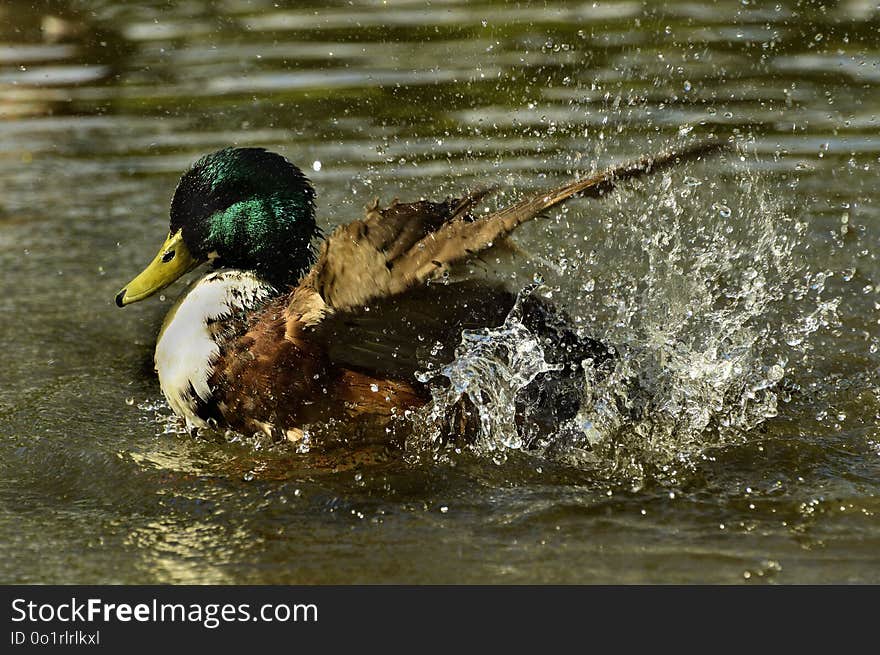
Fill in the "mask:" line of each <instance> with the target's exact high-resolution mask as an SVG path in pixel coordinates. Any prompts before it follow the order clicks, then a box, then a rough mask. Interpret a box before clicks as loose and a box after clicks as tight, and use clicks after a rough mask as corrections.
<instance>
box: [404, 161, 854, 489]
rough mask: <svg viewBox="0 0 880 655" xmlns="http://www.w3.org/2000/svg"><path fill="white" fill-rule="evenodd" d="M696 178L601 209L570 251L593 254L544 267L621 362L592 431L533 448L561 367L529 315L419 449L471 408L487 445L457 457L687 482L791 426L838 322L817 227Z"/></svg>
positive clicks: (472, 363)
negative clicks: (524, 413)
mask: <svg viewBox="0 0 880 655" xmlns="http://www.w3.org/2000/svg"><path fill="white" fill-rule="evenodd" d="M686 173H688V171H684V172H676V173H672V174H669V175H666V176H665V177H664V178H662V179H661V180H660V182H659V184H657V183H653V184H652V185H651V187H652V188H654V189H656V191H655V192H654V193H653V194H649V193H646V189H647V188H648V187H647V186H645V187H640V188H636V189H624V190H622V191H621V192H619V193H617V194H616V195H615V196H614V198H613V199H609V202H607V203H606V204H604V205H598V206H597V205H593V206H591V207H590V210H595V211H596V214H597V215H596V216H594V218H593V220H591V222H590V225H589V233H588V234H587V235H585V236H584V237H583V239H582V240H579V239H578V238H577V235H569V236H568V238H566V239H564V241H563V242H564V243H566V244H571V243H578V242H579V241H580V243H581V245H578V246H574V248H575V249H574V251H573V252H569V250H570V249H571V248H572V246H563V247H562V248H561V249H560V250H559V251H554V252H553V253H552V254H551V253H548V252H545V253H541V255H542V256H543V257H544V258H546V259H551V260H555V261H560V262H565V266H564V267H560V268H564V270H561V271H559V273H560V274H559V275H557V278H558V279H557V280H555V281H554V284H555V285H556V286H555V288H551V289H550V290H548V291H547V292H546V293H547V294H548V295H551V294H552V296H553V297H554V299H559V300H560V301H565V304H566V305H567V306H568V310H569V312H570V313H571V314H572V318H573V320H574V323H575V324H576V325H577V326H578V328H579V330H580V331H581V332H582V333H583V334H584V335H590V336H592V337H596V338H600V339H601V340H602V341H603V342H605V343H607V344H610V345H613V347H614V348H615V349H616V350H617V351H618V353H619V357H618V358H617V360H616V362H615V365H614V368H613V370H612V371H611V373H610V374H607V373H602V374H601V375H599V374H597V373H596V371H595V370H594V369H592V368H591V367H589V366H588V367H585V374H584V380H583V388H582V397H581V403H580V410H579V411H578V413H577V416H576V417H575V418H574V419H571V420H568V421H567V422H565V424H563V425H559V426H558V427H557V428H556V429H555V430H554V432H553V434H551V435H546V436H544V437H543V438H541V439H533V440H524V439H523V438H522V437H521V436H519V435H518V434H517V426H516V422H517V421H516V416H515V405H516V402H517V400H518V398H520V397H521V394H522V393H523V392H524V390H525V388H526V386H527V385H528V384H529V383H530V382H531V381H532V380H534V379H535V377H536V376H538V375H540V374H542V373H544V372H546V371H549V370H553V365H551V364H548V362H547V360H546V358H545V353H544V350H543V349H542V347H541V344H540V342H539V339H538V337H537V335H534V334H532V333H530V332H529V331H528V330H527V329H526V328H525V327H524V326H523V325H522V323H521V322H520V321H519V319H518V317H517V315H516V310H514V312H512V313H511V316H510V317H508V319H507V321H506V322H505V323H504V325H502V326H500V327H499V328H495V329H488V330H479V331H472V332H468V333H466V334H464V335H463V338H462V342H461V345H460V346H459V348H458V349H457V351H456V358H455V360H454V361H453V362H452V363H451V364H449V365H448V366H446V367H445V368H444V369H443V370H442V371H441V372H440V373H441V376H439V381H441V382H443V383H444V384H437V385H436V386H435V388H434V389H433V397H432V402H431V403H430V404H429V406H428V407H427V408H426V409H425V410H423V411H422V412H421V413H420V414H418V416H417V418H416V424H417V429H416V433H417V436H416V437H415V438H414V439H413V440H412V444H411V445H412V446H413V447H414V448H415V449H417V450H418V449H423V450H424V449H425V448H429V449H433V450H434V452H437V444H441V443H445V442H446V439H445V436H444V430H449V429H451V428H453V429H454V427H455V426H450V425H449V420H448V416H449V415H450V413H452V414H453V415H455V414H456V411H458V412H460V408H461V407H462V404H463V403H464V405H465V406H466V407H469V408H470V409H471V411H472V413H475V414H476V415H477V416H478V417H479V421H478V430H477V435H476V437H475V438H473V439H471V440H468V441H467V443H466V445H462V444H461V443H460V442H456V446H455V447H457V448H462V447H466V448H469V449H471V450H473V451H474V452H476V453H479V454H486V455H488V456H491V457H492V458H493V459H494V460H496V461H501V460H503V459H504V452H505V451H510V450H524V449H527V450H529V451H530V452H534V453H536V454H539V455H542V456H550V457H553V458H556V459H559V460H561V461H564V462H566V463H569V464H574V465H576V466H581V467H584V468H589V469H591V470H593V471H596V472H597V473H598V474H600V475H602V476H603V477H606V478H608V479H609V480H618V481H627V482H629V483H635V484H637V485H638V484H641V483H642V482H643V481H644V480H646V479H648V478H651V479H659V480H664V481H667V482H675V481H676V480H677V478H678V476H679V475H680V474H681V473H682V472H683V471H687V470H691V469H693V467H694V466H695V465H696V464H697V463H698V462H699V461H700V460H701V459H703V458H705V457H708V456H709V455H708V453H709V452H710V450H711V449H712V448H716V447H722V446H726V445H730V444H734V443H739V442H742V441H743V440H744V439H747V438H748V437H749V435H750V434H752V433H753V432H754V431H755V430H756V429H757V428H758V427H759V426H761V425H762V424H763V423H764V422H765V421H767V420H768V419H770V418H773V417H775V416H777V415H778V414H779V412H780V404H781V403H782V402H783V401H785V400H787V399H788V397H789V393H790V391H791V389H792V387H793V385H792V384H791V383H790V382H789V379H790V377H791V375H790V373H791V370H792V368H796V367H797V366H798V365H799V364H800V363H803V362H804V361H805V358H806V356H807V353H808V351H809V349H810V339H809V337H810V335H811V334H813V333H815V332H816V331H818V330H820V329H822V328H824V327H828V326H830V325H834V324H836V322H837V316H836V309H837V303H838V300H837V299H834V298H831V299H827V298H825V297H824V291H825V284H824V283H825V280H826V279H827V277H828V276H829V275H830V274H829V273H826V272H809V271H807V270H805V268H804V265H803V263H802V262H803V261H804V258H803V257H801V255H800V251H799V247H800V245H801V235H802V234H803V231H804V226H803V224H800V223H798V222H797V221H796V220H794V219H793V218H791V217H790V216H789V215H788V214H787V213H786V212H784V211H783V210H782V209H781V207H780V204H781V203H779V202H776V201H774V199H773V198H772V197H771V196H770V194H769V192H768V191H767V190H766V189H764V188H762V187H761V185H760V184H759V183H758V181H757V180H755V179H754V178H753V177H752V176H751V175H750V174H749V173H748V172H747V171H740V172H738V173H736V174H735V179H734V180H730V181H725V182H724V184H723V187H719V185H716V183H715V182H714V181H712V180H702V181H701V180H699V179H697V178H696V177H693V174H692V173H689V174H686ZM719 188H723V189H724V197H719V196H720V195H721V192H720V191H719V190H718V189H719ZM577 211H583V210H580V209H579V210H577ZM570 212H571V210H569V213H570ZM562 220H564V216H563V218H561V219H560V221H562ZM565 225H566V229H570V224H569V223H568V222H567V221H566V222H565ZM551 229H552V226H551ZM546 243H550V244H555V245H558V244H560V238H559V236H558V235H554V236H550V237H549V238H548V239H546ZM585 248H586V249H585ZM437 381H438V378H435V382H437ZM457 408H458V409H457ZM444 417H447V418H446V419H444ZM444 420H445V421H446V422H445V423H444Z"/></svg>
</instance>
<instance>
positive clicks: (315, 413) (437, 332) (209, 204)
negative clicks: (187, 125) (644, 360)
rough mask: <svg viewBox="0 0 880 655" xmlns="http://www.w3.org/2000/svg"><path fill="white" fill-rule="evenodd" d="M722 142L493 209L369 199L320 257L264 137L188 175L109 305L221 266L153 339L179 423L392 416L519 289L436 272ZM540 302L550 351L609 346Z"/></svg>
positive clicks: (586, 355)
mask: <svg viewBox="0 0 880 655" xmlns="http://www.w3.org/2000/svg"><path fill="white" fill-rule="evenodd" d="M716 148H717V145H715V144H712V145H710V146H705V145H704V146H699V147H697V148H692V149H690V150H687V151H684V152H682V153H677V154H665V155H662V156H658V157H653V158H646V159H643V160H641V161H639V162H636V163H634V164H629V165H626V166H621V167H618V168H615V169H612V170H610V171H608V172H606V173H603V174H600V175H596V176H593V177H590V178H585V179H581V180H578V181H575V182H572V183H570V184H567V185H564V186H561V187H559V188H556V189H553V190H550V191H547V192H545V193H541V194H536V195H532V196H529V197H527V198H526V199H525V200H523V201H521V202H519V203H517V204H515V205H513V206H511V207H508V208H506V209H503V210H500V211H498V212H494V213H489V214H480V215H476V214H475V213H473V211H472V210H473V208H474V207H475V206H476V205H477V204H478V203H479V202H480V201H481V200H482V199H483V197H484V196H485V195H486V193H485V192H479V193H475V194H471V195H469V196H466V197H465V198H463V199H454V200H447V201H444V202H438V203H434V202H427V201H420V202H416V203H409V204H403V203H397V202H395V203H393V204H392V205H391V206H389V207H387V208H384V209H381V208H380V207H379V206H378V203H376V204H374V205H373V206H372V207H370V208H368V210H367V213H366V216H365V217H364V218H363V219H361V220H357V221H354V222H351V223H348V224H346V225H343V226H341V227H339V228H337V229H336V230H335V231H334V232H333V233H332V234H331V235H330V236H329V237H328V238H327V239H326V240H324V241H323V244H322V246H321V249H320V253H319V254H317V256H316V255H315V253H314V252H313V251H312V248H311V246H312V241H313V239H315V238H317V237H319V236H320V233H319V231H318V230H317V228H316V227H315V222H314V212H313V197H314V193H313V191H312V190H311V186H310V185H309V183H308V181H307V180H306V179H305V178H304V177H303V176H302V173H301V172H300V171H299V170H298V169H296V167H294V166H293V165H292V164H290V163H289V162H287V160H285V159H283V158H282V157H280V156H279V155H275V154H273V153H268V152H266V151H263V150H260V149H252V148H248V149H226V150H221V151H218V152H216V153H213V154H211V155H208V156H206V157H204V158H202V159H201V160H199V162H197V163H196V164H195V165H194V167H193V168H192V169H190V171H188V172H187V173H186V174H185V175H184V177H183V178H182V180H181V183H180V185H179V186H178V189H177V192H176V193H175V197H174V200H173V202H172V210H171V214H172V221H171V231H170V235H169V237H168V240H167V241H166V243H165V245H164V246H163V248H162V249H161V250H160V251H159V254H158V255H157V256H156V258H155V259H154V261H153V263H152V264H151V265H150V266H149V267H148V268H147V269H146V270H145V271H144V272H143V273H142V274H141V275H140V276H138V277H137V278H135V280H133V281H132V283H131V284H130V285H129V286H128V287H127V288H126V289H123V290H122V291H121V292H120V293H119V295H118V296H117V304H119V305H120V306H123V305H125V304H128V303H130V302H135V301H137V300H140V299H142V298H145V297H147V296H148V295H151V294H152V293H155V292H156V291H158V290H159V289H161V288H164V286H167V285H168V284H170V283H171V282H173V281H174V280H175V279H176V278H177V277H179V276H180V275H182V274H183V273H185V272H186V271H188V270H190V269H191V268H193V267H194V266H196V265H198V264H199V263H201V262H203V261H211V262H212V263H213V264H214V266H215V267H216V268H217V269H218V270H215V271H212V272H210V273H208V274H207V275H205V276H204V277H202V278H201V279H200V280H199V281H198V282H197V283H196V284H195V285H193V287H191V289H190V290H189V291H188V292H187V293H186V294H185V295H184V296H183V297H182V298H181V300H179V301H178V302H177V303H176V304H175V306H174V307H173V308H172V310H171V311H170V312H169V314H168V317H167V318H166V320H165V323H164V325H163V328H162V331H161V333H160V336H159V339H158V342H157V346H156V358H155V361H156V369H157V372H158V374H159V380H160V384H161V387H162V391H163V393H164V394H165V396H166V398H167V399H168V402H169V404H170V405H171V407H172V408H173V409H174V411H175V413H177V414H178V415H180V416H181V417H183V418H184V419H185V420H186V421H187V423H188V424H189V425H192V426H209V425H210V426H215V425H216V426H219V427H224V426H225V427H229V428H232V429H234V430H237V431H239V432H243V433H246V434H249V433H254V432H262V433H266V434H268V435H271V436H272V437H273V438H287V439H290V440H293V441H298V440H300V439H301V438H302V436H303V428H304V427H306V426H309V425H313V424H320V423H325V422H327V421H329V420H342V421H344V422H347V423H350V424H352V425H355V424H356V425H358V426H360V427H364V426H374V427H376V428H387V425H388V423H389V421H391V419H392V418H393V417H394V416H395V415H401V414H403V412H404V410H406V409H408V408H412V407H417V406H419V405H422V404H423V403H424V402H426V400H427V398H428V395H427V391H426V389H425V388H424V386H423V385H422V384H421V383H419V382H418V380H417V379H416V372H417V371H418V370H419V369H421V368H423V367H424V365H425V364H426V363H429V362H428V360H430V359H431V358H434V359H435V360H437V361H442V360H444V359H445V360H446V361H448V360H449V359H450V358H451V355H452V352H453V350H454V348H455V346H456V345H457V344H458V342H459V339H460V335H461V332H462V330H464V329H467V328H479V327H487V326H495V325H499V324H500V323H502V322H503V321H504V319H505V317H506V316H507V314H508V313H509V312H510V310H511V308H512V307H513V305H514V300H515V294H512V293H510V292H509V291H507V290H505V289H502V288H501V287H499V286H497V285H493V284H489V283H485V282H475V281H462V282H456V283H443V282H442V281H441V280H442V278H443V275H444V273H447V272H448V271H449V270H450V269H451V268H452V267H454V266H456V265H457V264H460V263H463V262H465V261H467V260H468V259H469V258H472V257H474V256H476V255H478V254H479V253H481V252H483V251H486V250H487V249H489V248H491V247H492V246H493V245H495V244H498V243H500V242H501V241H503V239H504V238H505V237H506V236H507V235H508V234H510V232H512V231H513V230H514V229H515V228H516V227H518V226H519V225H521V224H522V223H523V222H525V221H527V220H529V219H531V218H533V217H534V216H536V215H538V214H539V213H540V212H542V211H544V210H545V209H547V208H549V207H552V206H554V205H556V204H559V203H561V202H564V201H565V200H567V199H568V198H571V197H572V196H575V195H588V196H599V195H601V194H603V193H604V192H606V191H608V190H610V189H611V188H613V185H614V184H615V183H617V182H619V181H621V180H624V179H627V178H631V177H634V176H636V175H640V174H644V173H646V172H651V171H654V170H658V169H659V168H660V167H664V166H667V165H670V164H672V163H674V162H677V161H680V160H681V159H684V158H695V157H698V156H700V155H702V154H704V153H706V152H708V151H710V150H714V149H716ZM548 312H549V313H548ZM550 314H552V310H549V309H548V308H546V307H543V306H538V305H534V303H533V306H532V309H531V310H530V315H529V316H526V317H525V318H524V321H531V322H532V323H534V324H535V325H536V326H539V327H538V328H537V329H541V330H550V331H551V332H552V333H553V335H554V338H556V339H557V340H559V341H560V343H563V344H565V345H564V352H565V353H568V354H567V355H560V357H563V358H567V359H569V360H571V362H572V367H577V366H580V362H581V361H583V360H584V359H587V360H591V359H592V360H594V363H596V364H599V363H601V362H602V361H603V360H604V359H607V357H608V351H607V349H605V348H604V347H603V346H602V345H601V344H599V343H598V342H595V341H591V340H588V339H587V340H579V341H578V340H577V339H576V338H575V337H574V336H573V335H574V333H573V332H572V331H570V330H568V329H567V328H565V327H560V325H561V324H560V322H559V321H558V320H557V319H556V318H555V317H552V319H548V316H550ZM551 324H552V325H551ZM560 352H562V351H560Z"/></svg>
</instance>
